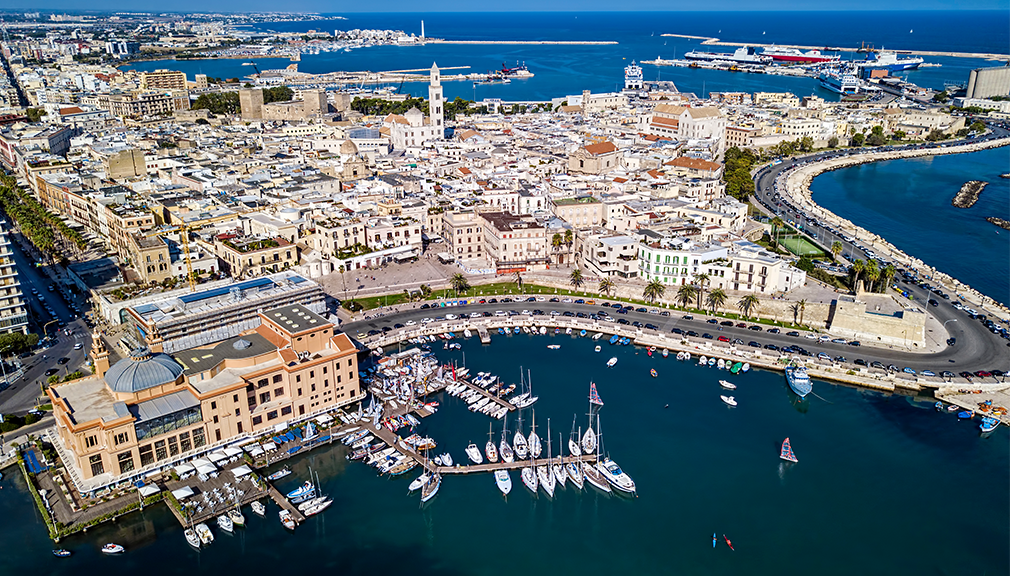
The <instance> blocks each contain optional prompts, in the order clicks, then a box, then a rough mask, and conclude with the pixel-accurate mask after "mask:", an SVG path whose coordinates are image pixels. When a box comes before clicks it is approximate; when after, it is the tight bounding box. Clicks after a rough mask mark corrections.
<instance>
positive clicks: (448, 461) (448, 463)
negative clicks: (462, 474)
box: [442, 452, 452, 468]
mask: <svg viewBox="0 0 1010 576" xmlns="http://www.w3.org/2000/svg"><path fill="white" fill-rule="evenodd" d="M442 464H443V465H444V466H445V467H446V468H451V467H452V456H450V455H449V453H448V452H446V453H445V454H442Z"/></svg>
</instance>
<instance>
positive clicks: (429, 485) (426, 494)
mask: <svg viewBox="0 0 1010 576" xmlns="http://www.w3.org/2000/svg"><path fill="white" fill-rule="evenodd" d="M441 485H442V477H441V476H439V475H438V474H435V475H434V476H432V477H431V478H430V479H429V480H428V481H427V482H426V483H425V484H424V486H422V487H421V503H422V504H423V503H425V502H427V501H428V500H431V499H432V498H434V497H435V494H438V488H439V486H441Z"/></svg>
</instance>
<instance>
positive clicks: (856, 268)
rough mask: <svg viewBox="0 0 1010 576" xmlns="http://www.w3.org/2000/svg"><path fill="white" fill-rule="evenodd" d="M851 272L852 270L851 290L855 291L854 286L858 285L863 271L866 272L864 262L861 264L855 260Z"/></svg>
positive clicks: (860, 261)
mask: <svg viewBox="0 0 1010 576" xmlns="http://www.w3.org/2000/svg"><path fill="white" fill-rule="evenodd" d="M851 270H852V290H853V291H855V290H856V288H857V286H856V285H857V284H859V276H860V274H862V273H863V270H866V262H863V261H862V260H856V261H855V262H853V263H852V268H851Z"/></svg>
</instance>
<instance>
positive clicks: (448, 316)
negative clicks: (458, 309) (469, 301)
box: [445, 314, 456, 320]
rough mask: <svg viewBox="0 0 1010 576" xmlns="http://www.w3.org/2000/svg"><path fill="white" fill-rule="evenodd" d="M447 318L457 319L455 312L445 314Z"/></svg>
mask: <svg viewBox="0 0 1010 576" xmlns="http://www.w3.org/2000/svg"><path fill="white" fill-rule="evenodd" d="M445 319H446V320H455V319H456V315H455V314H446V315H445Z"/></svg>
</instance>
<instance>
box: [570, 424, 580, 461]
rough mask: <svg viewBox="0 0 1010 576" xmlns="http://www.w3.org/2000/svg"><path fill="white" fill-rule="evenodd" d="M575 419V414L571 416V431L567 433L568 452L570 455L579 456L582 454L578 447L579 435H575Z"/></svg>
mask: <svg viewBox="0 0 1010 576" xmlns="http://www.w3.org/2000/svg"><path fill="white" fill-rule="evenodd" d="M575 419H576V416H574V415H573V416H572V433H571V434H569V435H568V453H569V454H571V455H572V456H575V457H579V456H582V450H581V449H580V448H579V440H578V439H579V437H578V436H576V435H575Z"/></svg>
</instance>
